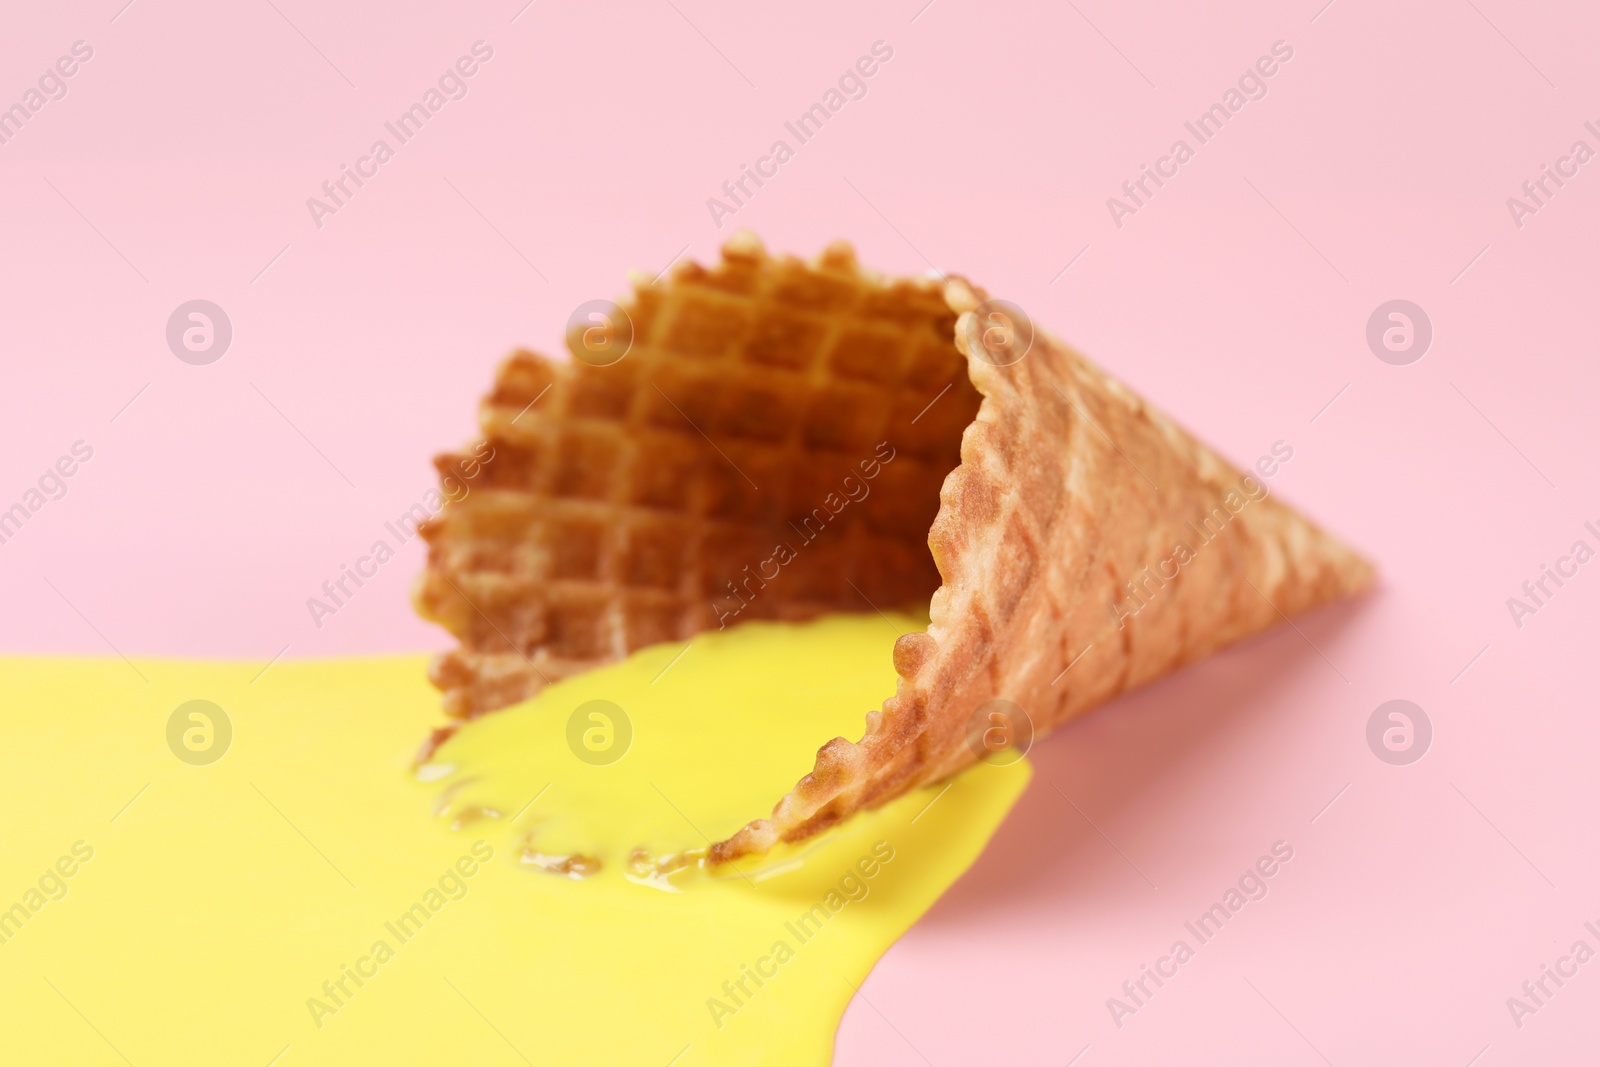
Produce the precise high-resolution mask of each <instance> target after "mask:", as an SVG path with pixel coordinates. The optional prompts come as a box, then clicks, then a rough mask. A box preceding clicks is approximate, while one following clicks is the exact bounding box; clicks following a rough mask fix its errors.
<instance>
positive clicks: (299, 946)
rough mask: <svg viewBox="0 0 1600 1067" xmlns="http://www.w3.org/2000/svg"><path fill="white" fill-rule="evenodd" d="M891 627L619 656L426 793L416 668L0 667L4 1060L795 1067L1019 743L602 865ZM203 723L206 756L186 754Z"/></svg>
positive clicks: (969, 831)
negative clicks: (652, 859) (735, 839)
mask: <svg viewBox="0 0 1600 1067" xmlns="http://www.w3.org/2000/svg"><path fill="white" fill-rule="evenodd" d="M914 625H916V623H915V621H914V620H911V619H908V618H902V617H893V618H892V619H891V620H890V621H889V622H888V623H886V622H885V620H884V619H883V618H882V617H879V616H876V615H871V616H856V617H840V618H835V619H830V620H824V621H822V622H820V623H814V624H806V625H779V624H751V625H746V626H741V627H737V628H734V629H731V630H729V631H727V632H725V633H718V634H706V635H702V636H700V637H698V638H696V639H695V641H694V642H693V643H692V644H691V645H690V646H688V651H687V652H684V651H683V649H684V647H685V646H683V645H671V646H660V647H656V648H651V649H645V650H643V651H641V652H640V653H638V654H636V655H635V656H634V657H633V658H631V659H630V660H628V661H626V662H625V663H622V664H618V665H616V666H614V667H610V668H605V669H602V670H598V671H594V672H591V673H590V674H587V675H584V676H580V677H579V678H575V679H571V680H569V681H567V682H564V683H561V684H559V685H556V686H552V687H550V688H548V689H546V690H545V691H544V692H543V693H542V694H540V696H539V697H538V698H536V699H535V700H533V701H530V702H528V703H526V704H523V705H520V706H518V707H516V708H512V709H508V710H507V711H504V712H501V713H497V714H495V715H492V716H489V717H487V718H485V719H482V720H480V721H478V722H477V723H474V724H472V725H471V726H469V727H467V728H466V729H465V730H464V731H463V732H462V733H461V734H460V735H458V736H457V737H456V738H455V739H453V740H452V741H451V742H449V743H448V744H446V745H445V746H444V747H443V748H442V749H441V750H440V751H439V752H438V753H437V754H436V755H435V757H434V760H433V762H432V764H431V765H430V766H429V767H427V768H425V769H424V773H423V775H422V777H423V778H425V779H429V780H425V781H419V779H418V776H417V775H416V774H415V773H414V771H413V767H412V756H413V755H414V753H415V750H416V745H417V742H418V741H419V739H420V738H422V737H423V736H424V735H425V734H426V733H427V731H428V729H429V728H431V727H432V726H434V725H436V724H437V723H438V721H439V714H438V699H437V694H436V693H435V692H434V691H433V690H432V689H431V688H429V687H428V685H427V684H426V682H425V680H424V676H423V669H424V661H423V659H422V658H421V657H404V658H388V659H364V660H341V661H321V662H317V661H310V662H282V663H278V664H276V665H274V666H272V667H271V668H270V669H269V670H268V671H266V672H265V673H264V674H261V675H260V677H259V678H258V679H256V680H254V681H252V679H253V678H255V676H256V675H257V673H258V672H259V671H260V670H261V667H260V665H259V664H255V665H249V664H230V663H181V662H170V661H142V660H141V661H136V662H135V663H134V664H133V665H130V664H128V663H125V662H124V661H122V660H120V659H95V660H80V659H7V660H0V730H3V734H0V736H3V737H4V742H5V743H4V745H3V748H0V803H3V805H4V810H5V811H6V813H7V818H6V828H5V833H4V840H5V847H4V848H3V849H0V1003H4V1004H5V1005H6V1013H5V1014H6V1022H5V1023H4V1035H3V1038H0V1042H3V1047H4V1048H5V1050H6V1055H5V1057H4V1059H5V1060H6V1061H7V1062H13V1061H14V1062H18V1063H35V1062H39V1063H43V1062H52V1063H53V1062H61V1063H73V1064H77V1063H83V1064H107V1065H112V1064H118V1063H123V1062H128V1063H132V1064H137V1065H140V1067H143V1065H145V1064H163V1065H181V1064H207V1065H210V1064H217V1063H242V1064H257V1065H260V1067H266V1065H267V1064H268V1063H269V1062H270V1063H274V1064H275V1065H281V1067H297V1065H301V1064H341V1065H345V1064H412V1063H429V1064H441V1063H473V1064H507V1065H510V1064H520V1063H524V1062H527V1063H539V1064H543V1063H561V1064H587V1063H596V1064H621V1063H641V1064H659V1065H661V1067H666V1065H667V1064H674V1067H693V1065H696V1064H752V1065H753V1064H822V1063H826V1062H828V1060H829V1057H830V1055H831V1052H832V1046H833V1035H834V1030H835V1028H836V1027H837V1024H838V1020H839V1017H840V1015H841V1014H842V1012H843V1010H844V1007H845V1005H846V1004H847V1003H848V1002H849V999H850V997H851V996H852V995H853V993H854V987H855V986H856V985H858V984H859V983H860V982H861V981H862V980H863V978H864V977H865V975H866V973H867V972H868V970H870V968H871V966H872V964H873V963H874V961H876V960H877V958H878V957H879V956H880V955H881V954H882V953H883V951H884V950H885V949H886V948H887V947H888V946H889V945H890V944H891V943H892V942H893V941H894V939H895V938H896V937H898V936H899V935H900V934H901V933H902V932H904V930H905V929H906V928H907V927H908V926H910V924H911V923H912V922H914V921H915V920H916V918H917V917H918V916H919V915H921V914H922V912H923V911H925V910H926V909H927V908H928V906H929V905H930V904H932V902H933V901H934V900H935V899H937V898H938V896H939V894H940V893H941V892H943V891H944V889H945V888H946V887H948V886H949V885H950V883H951V882H952V881H954V880H955V878H956V877H957V876H958V875H959V874H960V873H961V872H962V871H963V870H965V869H966V867H967V866H968V865H969V864H970V863H971V862H972V860H973V859H974V858H975V857H976V855H977V853H978V852H979V850H981V848H982V847H983V845H984V843H985V842H986V841H987V840H988V837H989V835H990V834H991V833H992V832H993V830H994V829H995V827H996V826H997V825H998V823H999V822H1000V820H1001V819H1002V818H1003V817H1004V815H1005V813H1006V811H1007V810H1008V809H1009V808H1010V806H1011V804H1012V802H1013V801H1014V800H1015V799H1016V797H1017V795H1018V794H1019V793H1020V791H1021V789H1022V787H1023V785H1024V784H1025V782H1026V780H1027V776H1028V771H1027V767H1026V764H1025V763H1023V764H1017V765H1014V766H1009V767H991V766H987V765H979V766H978V767H976V768H975V769H974V770H973V771H972V772H969V773H968V774H966V775H963V776H962V777H960V778H959V779H957V780H956V781H955V782H954V784H953V785H952V786H951V787H950V789H949V790H948V792H946V793H945V794H944V795H943V796H939V795H938V792H937V790H931V791H922V792H919V793H916V794H913V795H909V796H907V797H904V798H901V799H900V800H898V801H896V802H894V803H892V804H890V805H888V806H886V807H885V808H883V809H882V810H880V811H876V812H870V813H867V814H865V815H862V816H859V817H857V818H856V819H854V820H851V821H850V822H849V823H847V824H846V825H845V826H843V827H840V828H838V829H836V830H835V831H833V832H831V833H829V834H825V835H823V836H821V837H818V838H814V839H812V840H811V841H808V842H804V843H802V844H801V845H799V846H796V847H794V848H790V849H786V850H783V851H782V852H781V854H774V855H773V856H770V857H766V858H764V859H762V860H759V861H754V860H752V861H746V862H742V863H741V864H740V865H739V870H733V869H729V868H720V869H713V870H711V871H709V872H700V871H697V870H694V869H689V870H684V871H681V872H679V873H678V874H677V875H675V876H673V878H672V879H671V883H664V882H663V881H662V880H657V882H656V883H655V884H642V883H641V881H640V880H638V879H630V878H629V877H628V875H627V869H628V863H627V859H628V853H629V852H630V851H631V850H632V848H633V847H634V846H635V845H645V846H647V847H648V848H649V849H650V850H652V852H655V853H664V852H672V851H674V850H678V849H681V848H685V847H691V848H692V847H695V846H703V845H704V844H705V841H706V837H710V838H713V839H715V838H720V837H723V836H726V835H727V834H728V833H729V832H731V831H732V830H733V829H735V828H737V826H738V825H739V824H740V823H741V822H742V821H743V820H745V819H747V818H749V817H751V816H752V815H755V814H759V813H762V812H764V811H765V810H767V809H768V808H769V807H770V805H771V803H772V801H773V800H774V799H775V798H776V797H778V796H780V795H781V794H782V793H783V792H785V791H786V790H787V789H788V788H789V787H790V786H791V785H792V784H793V782H794V781H795V779H796V778H798V777H799V776H800V775H801V774H803V773H804V772H805V771H806V770H807V769H809V767H810V764H811V759H812V754H813V753H814V751H815V749H816V747H817V746H818V745H819V744H820V743H821V742H823V741H825V740H827V739H828V738H829V737H832V736H835V735H844V736H847V737H852V738H854V737H857V736H859V735H860V733H861V729H862V717H863V716H864V714H865V713H866V711H868V710H869V709H871V708H874V707H876V706H877V705H878V704H879V703H880V702H881V700H882V698H883V697H884V696H886V695H888V694H889V693H890V692H892V691H893V684H894V676H893V671H892V668H891V666H890V657H889V650H890V647H891V646H892V644H893V642H894V639H895V636H896V635H895V632H894V631H895V629H899V630H905V629H909V628H911V627H912V626H914ZM680 653H681V655H680ZM663 671H664V673H663ZM141 675H142V677H141ZM191 700H205V701H210V702H212V703H213V704H214V705H216V707H218V708H220V709H222V712H223V714H224V715H225V716H226V722H225V723H224V722H221V721H219V720H218V717H217V716H216V715H214V714H213V713H211V712H209V711H207V710H206V709H205V708H204V707H203V706H194V707H191V708H189V709H186V710H185V712H184V713H182V714H181V715H178V716H177V720H178V721H177V722H176V723H173V722H172V721H171V720H173V718H174V713H175V711H176V710H177V709H178V708H179V707H180V705H184V704H185V703H186V702H188V701H191ZM592 700H605V701H608V702H610V706H611V707H614V708H621V709H622V710H623V714H624V715H625V716H626V719H627V721H628V723H630V724H631V728H632V739H631V741H630V742H629V743H628V744H627V746H626V752H625V754H624V755H622V756H621V758H620V759H616V760H615V761H614V762H606V760H607V759H609V758H610V757H611V756H612V755H613V754H614V752H615V748H612V749H609V750H608V749H607V748H606V744H607V741H608V738H609V740H610V743H611V744H612V745H613V746H615V745H616V744H617V741H618V739H619V738H621V737H622V736H623V734H624V732H625V731H624V730H622V729H621V728H620V727H621V726H622V723H621V720H620V719H619V718H618V716H617V715H616V714H615V713H614V711H609V710H606V709H605V708H604V707H602V711H604V712H605V720H596V719H593V718H591V717H589V712H585V714H584V715H583V716H582V717H580V724H581V726H582V727H583V728H582V729H581V730H578V731H577V732H576V733H575V734H574V737H575V738H576V741H575V747H569V745H568V742H567V727H568V720H569V719H570V718H571V716H572V712H573V711H574V710H575V709H577V708H578V707H579V706H580V705H584V704H586V703H587V702H589V701H592ZM196 708H198V711H196ZM592 710H593V708H591V709H590V711H592ZM194 714H198V715H200V716H201V717H200V718H194V717H193V715H194ZM607 721H609V728H608V725H607ZM228 727H231V733H232V736H231V738H229V739H228V740H227V742H226V746H227V747H226V751H225V753H224V754H223V755H222V756H221V757H220V758H218V759H216V760H215V762H211V763H199V762H193V761H201V760H205V759H208V758H210V757H211V756H212V755H214V754H215V752H216V751H217V750H218V749H220V748H221V747H222V745H223V742H222V738H223V737H224V736H225V735H226V734H227V732H228ZM608 729H609V732H608ZM596 731H598V732H596ZM586 735H587V736H586ZM169 736H170V737H171V738H172V740H171V742H170V744H169ZM208 746H209V747H208ZM579 751H581V752H582V753H583V754H584V755H585V756H586V758H585V759H580V758H579V756H578V755H577V754H576V753H578V752H579ZM178 752H182V753H184V756H185V758H184V759H180V758H179V756H178V755H177V754H176V753H178ZM936 797H937V802H936V803H933V804H932V806H931V807H930V806H929V805H930V802H931V801H934V800H935V798H936ZM535 798H537V799H535ZM441 813H442V814H441ZM530 834H531V835H532V836H531V838H530V837H529V835H530ZM702 835H704V836H702ZM524 853H527V854H528V855H529V856H530V857H532V858H535V859H538V860H540V863H544V864H546V865H548V860H549V857H552V856H554V857H560V856H571V855H580V854H581V855H582V856H584V857H585V858H586V860H587V861H590V862H589V864H588V866H587V867H586V868H585V869H588V870H590V871H591V873H589V874H588V876H587V877H582V878H576V877H570V876H567V875H564V874H559V873H551V872H550V871H549V870H546V869H544V867H543V866H541V865H540V863H529V862H524ZM594 862H597V863H598V869H597V870H595V869H593V866H594ZM274 1057H281V1058H279V1059H277V1060H274Z"/></svg>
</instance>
